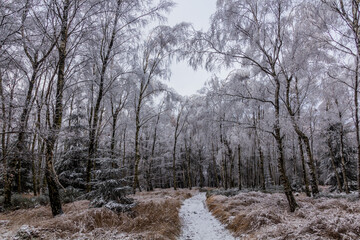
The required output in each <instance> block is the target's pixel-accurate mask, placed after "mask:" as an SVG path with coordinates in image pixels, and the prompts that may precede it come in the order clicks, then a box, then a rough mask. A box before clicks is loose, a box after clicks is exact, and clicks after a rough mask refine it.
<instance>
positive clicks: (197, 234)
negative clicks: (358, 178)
mask: <svg viewBox="0 0 360 240" xmlns="http://www.w3.org/2000/svg"><path fill="white" fill-rule="evenodd" d="M221 192H222V191H215V192H210V194H209V195H208V198H206V197H205V193H203V192H200V193H199V190H198V189H194V190H191V191H189V190H185V189H184V190H177V191H174V190H172V189H156V190H155V191H153V192H141V193H136V194H135V195H131V196H130V197H132V198H134V199H135V200H136V201H137V206H136V207H135V208H134V209H133V211H132V212H129V213H122V214H119V215H118V214H116V213H114V212H112V211H110V210H108V209H106V208H90V207H89V201H86V200H83V201H76V202H73V203H69V204H65V205H64V206H63V210H64V214H63V215H61V216H58V217H55V218H53V217H52V215H51V210H50V208H49V207H48V206H46V207H44V206H38V207H35V208H30V209H19V210H16V211H11V212H7V213H0V239H4V240H10V239H106V240H108V239H109V240H110V239H122V240H136V239H154V240H156V239H174V240H175V239H180V240H197V239H211V240H217V239H219V240H228V239H234V238H235V239H317V240H318V239H360V201H359V200H358V199H357V196H356V194H350V195H345V194H320V196H318V197H317V198H309V197H306V196H305V194H299V195H298V196H296V200H297V202H298V204H299V208H298V209H297V210H296V211H295V212H294V213H291V212H289V208H288V204H287V201H286V197H285V195H284V194H283V193H262V192H251V191H250V192H247V191H242V192H239V193H237V192H236V191H235V195H232V196H225V195H221V194H222V193H221ZM212 194H213V195H212ZM210 195H211V196H210ZM205 203H206V205H207V207H206V205H205ZM209 210H210V212H211V214H210V212H209ZM213 216H214V217H216V219H217V220H216V219H215V218H214V217H213ZM218 220H219V221H220V222H221V223H222V224H220V222H219V221H218ZM232 235H233V236H234V237H233V236H232ZM179 236H180V237H179Z"/></svg>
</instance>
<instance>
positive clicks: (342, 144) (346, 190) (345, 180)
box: [340, 123, 350, 194]
mask: <svg viewBox="0 0 360 240" xmlns="http://www.w3.org/2000/svg"><path fill="white" fill-rule="evenodd" d="M340 128H341V129H340V158H341V173H342V176H343V181H344V188H345V192H346V194H349V193H350V191H349V183H348V179H347V176H346V168H345V151H344V129H343V125H342V123H341V126H340Z"/></svg>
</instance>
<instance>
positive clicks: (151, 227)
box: [0, 189, 197, 240]
mask: <svg viewBox="0 0 360 240" xmlns="http://www.w3.org/2000/svg"><path fill="white" fill-rule="evenodd" d="M196 193H197V190H192V191H189V190H178V191H174V190H170V189H157V190H155V191H153V192H141V193H136V194H135V195H130V197H132V198H134V199H135V200H136V202H137V206H136V207H135V208H134V209H133V211H132V212H129V213H122V214H119V215H118V214H116V213H114V212H113V211H111V210H108V209H106V208H90V207H89V201H87V200H83V201H76V202H73V203H69V204H65V205H64V206H63V210H64V214H63V215H61V216H57V217H55V218H53V217H52V215H51V210H50V207H48V206H46V207H45V206H39V207H36V208H31V209H19V210H16V211H12V212H7V213H1V214H0V239H2V240H10V239H106V240H110V239H123V240H135V239H177V237H178V236H179V235H180V233H181V220H180V217H179V210H180V207H181V204H182V202H183V201H184V200H185V199H187V198H190V197H191V196H192V195H193V194H196Z"/></svg>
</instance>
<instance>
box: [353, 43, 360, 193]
mask: <svg viewBox="0 0 360 240" xmlns="http://www.w3.org/2000/svg"><path fill="white" fill-rule="evenodd" d="M359 44H360V42H359V43H358V46H359V48H360V45H359ZM359 48H358V49H359ZM359 55H360V51H359V50H358V55H357V56H356V68H355V88H354V102H355V129H356V144H357V158H358V172H357V181H358V182H357V184H358V195H359V198H360V127H359V124H360V123H359V100H358V90H359Z"/></svg>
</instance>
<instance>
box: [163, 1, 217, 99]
mask: <svg viewBox="0 0 360 240" xmlns="http://www.w3.org/2000/svg"><path fill="white" fill-rule="evenodd" d="M175 2H176V3H177V5H176V7H175V8H174V9H173V11H172V12H171V13H170V14H169V16H168V24H169V25H171V26H173V25H175V24H177V23H180V22H190V23H192V24H193V26H194V27H195V29H197V30H200V29H203V30H207V29H208V27H209V25H210V23H209V22H210V16H211V14H213V13H214V12H215V9H216V0H175ZM171 71H172V75H171V79H170V82H168V83H167V84H168V85H169V86H170V87H172V88H174V89H175V90H176V91H177V92H178V93H180V94H181V95H187V96H189V95H191V94H195V93H196V92H197V91H198V90H200V89H201V88H202V87H203V85H204V83H205V81H207V80H208V79H209V78H210V77H211V73H208V72H206V71H205V70H204V69H198V70H197V71H196V72H195V71H194V70H193V69H192V68H190V67H189V66H187V64H186V63H185V62H179V63H177V62H176V61H174V63H173V64H172V67H171Z"/></svg>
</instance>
